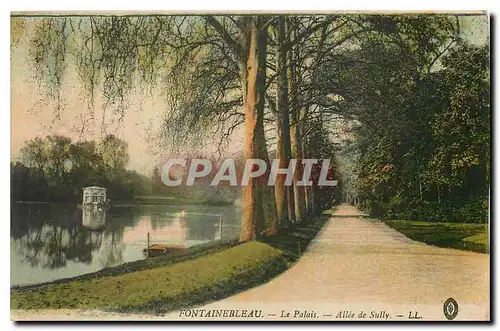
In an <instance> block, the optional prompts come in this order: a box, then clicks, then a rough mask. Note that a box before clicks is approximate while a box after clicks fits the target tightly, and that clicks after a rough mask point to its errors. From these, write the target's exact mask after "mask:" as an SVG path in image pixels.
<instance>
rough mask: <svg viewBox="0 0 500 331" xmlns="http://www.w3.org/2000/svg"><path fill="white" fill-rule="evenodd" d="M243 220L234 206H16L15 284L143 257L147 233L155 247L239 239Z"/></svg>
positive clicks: (13, 232) (13, 217)
mask: <svg viewBox="0 0 500 331" xmlns="http://www.w3.org/2000/svg"><path fill="white" fill-rule="evenodd" d="M183 210H184V213H182V211H183ZM220 218H222V219H223V220H224V223H223V226H222V229H221V228H220V224H219V220H220ZM239 222H240V209H238V208H234V207H232V206H229V207H227V206H226V207H210V206H154V207H145V208H135V209H125V208H115V209H113V208H112V209H110V210H106V209H102V208H101V209H98V208H89V209H86V208H83V209H77V208H75V207H73V206H61V205H49V204H47V205H16V204H14V205H12V212H11V284H29V283H38V282H43V281H48V280H54V279H58V278H64V277H71V276H76V275H79V274H83V273H87V272H93V271H97V270H99V269H102V268H104V267H109V266H114V265H118V264H121V263H124V262H129V261H134V260H138V259H142V258H144V257H143V255H142V249H143V248H145V247H146V240H147V233H150V237H151V243H152V244H153V243H162V244H167V245H168V244H171V245H174V244H175V245H182V246H184V247H189V246H192V245H196V244H200V243H205V242H209V241H213V240H218V239H221V238H232V237H237V234H238V233H239Z"/></svg>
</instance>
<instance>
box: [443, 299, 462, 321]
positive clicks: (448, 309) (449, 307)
mask: <svg viewBox="0 0 500 331" xmlns="http://www.w3.org/2000/svg"><path fill="white" fill-rule="evenodd" d="M443 312H444V316H446V318H447V319H449V320H450V321H451V320H452V319H454V318H455V317H457V314H458V303H457V302H456V301H455V299H453V298H449V299H448V300H446V301H445V302H444V305H443Z"/></svg>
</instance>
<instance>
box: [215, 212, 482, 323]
mask: <svg viewBox="0 0 500 331" xmlns="http://www.w3.org/2000/svg"><path fill="white" fill-rule="evenodd" d="M359 215H360V212H359V211H358V210H357V209H356V208H354V207H352V206H349V205H341V206H340V207H339V208H338V210H337V212H336V213H335V214H334V215H333V216H334V217H332V218H331V219H330V220H329V222H328V223H327V225H326V226H325V227H324V228H323V230H322V232H321V233H320V234H319V235H318V236H317V237H316V238H315V240H314V241H313V242H312V243H311V245H310V246H309V249H308V251H307V252H306V253H305V254H304V255H303V256H302V258H301V259H300V260H299V262H298V263H297V264H296V265H295V266H293V267H292V268H290V269H289V270H287V271H286V272H285V273H283V274H282V275H280V276H279V277H276V278H275V279H273V280H271V281H270V282H269V283H267V284H264V285H262V286H260V287H257V288H254V289H251V290H248V291H246V292H242V293H240V294H237V295H235V296H233V297H230V298H228V299H226V300H223V301H220V302H217V303H214V304H213V305H212V306H220V307H222V306H226V305H238V306H255V307H262V306H263V305H265V306H266V310H277V309H276V308H279V307H280V306H283V307H285V306H286V307H297V308H292V309H293V310H294V311H295V310H296V309H298V310H300V309H306V310H307V309H308V308H309V310H311V308H312V307H317V309H320V312H321V314H322V315H326V316H321V317H325V318H326V319H332V318H334V317H335V316H336V315H338V312H340V311H343V310H351V311H359V310H360V309H361V310H364V312H368V315H367V316H369V315H370V312H371V311H372V310H373V311H380V310H385V311H386V312H387V311H392V312H393V313H392V316H391V319H399V318H403V317H398V316H397V315H403V316H404V318H407V317H408V316H409V312H410V311H412V312H413V311H414V310H415V309H418V310H419V316H422V317H423V318H424V319H445V316H444V314H443V303H444V301H445V300H446V299H448V298H450V297H452V298H454V299H455V300H456V301H457V302H458V304H459V311H460V313H459V315H458V316H457V317H456V319H464V318H474V319H488V318H489V255H487V254H479V253H473V252H466V251H459V250H455V249H447V248H439V247H434V246H429V245H426V244H423V243H419V242H415V241H412V240H410V239H408V238H407V237H405V236H404V235H403V234H401V233H399V232H397V231H395V230H393V229H392V228H390V227H389V226H387V225H386V224H384V223H382V222H380V221H377V220H371V219H366V218H360V217H359ZM283 309H284V308H283ZM279 310H281V309H279ZM279 313H280V312H278V313H277V315H281V314H279ZM272 314H273V313H271V315H272ZM328 315H332V316H331V317H330V316H328ZM358 315H359V314H358ZM413 315H414V314H413ZM278 317H280V316H276V318H278ZM321 317H320V318H321Z"/></svg>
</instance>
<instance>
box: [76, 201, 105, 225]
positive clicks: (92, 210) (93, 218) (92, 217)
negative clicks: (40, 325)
mask: <svg viewBox="0 0 500 331" xmlns="http://www.w3.org/2000/svg"><path fill="white" fill-rule="evenodd" d="M82 214H83V219H82V226H84V227H86V228H89V229H92V230H95V229H99V228H102V227H103V226H104V224H106V209H105V208H103V207H97V206H84V207H82Z"/></svg>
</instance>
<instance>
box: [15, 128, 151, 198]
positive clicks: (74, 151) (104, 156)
mask: <svg viewBox="0 0 500 331" xmlns="http://www.w3.org/2000/svg"><path fill="white" fill-rule="evenodd" d="M127 163H128V146H127V143H126V142H125V141H123V140H121V139H119V138H117V137H115V136H113V135H107V136H106V137H104V139H103V140H102V141H101V142H100V143H99V144H96V143H95V142H94V141H78V142H71V139H70V138H67V137H63V136H57V135H52V136H47V137H46V138H44V139H42V138H38V137H37V138H35V139H32V140H29V141H27V142H26V143H25V144H24V147H23V148H22V150H21V157H20V161H16V162H11V186H12V190H11V198H12V200H13V201H61V202H68V201H81V199H82V188H83V187H86V186H94V185H96V186H102V187H105V188H107V190H108V198H110V199H113V200H128V199H132V198H133V197H134V196H135V195H141V194H147V193H149V192H150V191H151V183H150V180H149V179H148V178H147V177H145V176H143V175H140V174H139V173H137V172H135V171H131V170H127V169H125V166H126V165H127Z"/></svg>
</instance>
